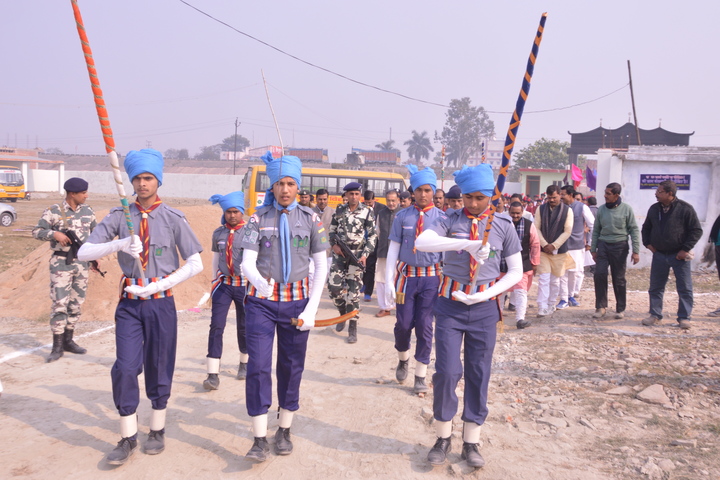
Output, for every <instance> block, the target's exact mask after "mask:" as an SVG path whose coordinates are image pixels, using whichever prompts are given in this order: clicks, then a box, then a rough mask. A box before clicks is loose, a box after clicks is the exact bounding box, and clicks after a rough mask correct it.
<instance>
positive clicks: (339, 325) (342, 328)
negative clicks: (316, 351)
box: [335, 321, 347, 332]
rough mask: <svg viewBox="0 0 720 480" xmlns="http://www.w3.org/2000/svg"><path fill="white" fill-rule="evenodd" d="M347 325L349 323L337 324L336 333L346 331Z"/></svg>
mask: <svg viewBox="0 0 720 480" xmlns="http://www.w3.org/2000/svg"><path fill="white" fill-rule="evenodd" d="M346 323H347V321H344V322H340V323H337V324H335V331H336V332H342V331H343V330H345V324H346Z"/></svg>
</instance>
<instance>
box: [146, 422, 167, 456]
mask: <svg viewBox="0 0 720 480" xmlns="http://www.w3.org/2000/svg"><path fill="white" fill-rule="evenodd" d="M163 450H165V429H164V428H163V429H162V430H150V435H148V439H147V442H145V453H147V454H148V455H157V454H158V453H162V452H163Z"/></svg>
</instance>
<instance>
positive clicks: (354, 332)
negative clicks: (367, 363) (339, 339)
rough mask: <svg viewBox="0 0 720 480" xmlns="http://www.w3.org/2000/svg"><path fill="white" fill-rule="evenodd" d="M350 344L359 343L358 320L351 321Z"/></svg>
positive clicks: (349, 329) (349, 328)
mask: <svg viewBox="0 0 720 480" xmlns="http://www.w3.org/2000/svg"><path fill="white" fill-rule="evenodd" d="M347 342H348V343H357V320H350V326H349V327H348V339H347Z"/></svg>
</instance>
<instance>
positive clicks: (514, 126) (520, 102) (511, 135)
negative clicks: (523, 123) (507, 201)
mask: <svg viewBox="0 0 720 480" xmlns="http://www.w3.org/2000/svg"><path fill="white" fill-rule="evenodd" d="M546 19H547V12H545V13H543V14H542V16H541V17H540V25H539V26H538V29H537V33H536V34H535V40H534V42H533V46H532V51H531V52H530V57H529V58H528V63H527V68H526V69H525V75H524V76H523V82H522V87H521V88H520V95H518V99H517V103H516V104H515V111H514V112H513V114H512V118H511V119H510V126H509V127H508V132H507V136H506V137H505V147H504V148H503V159H502V165H501V166H500V173H499V174H498V178H497V182H496V183H495V192H494V193H493V196H492V203H491V205H490V210H491V211H490V216H489V217H488V221H487V226H486V227H485V232H484V233H483V245H486V244H487V241H488V236H489V235H490V228H491V227H492V222H493V218H495V209H496V207H497V204H498V203H499V202H500V198H501V197H502V191H503V188H505V178H507V174H508V168H510V157H511V156H512V151H513V147H514V146H515V138H516V137H517V132H518V129H519V128H520V119H521V118H522V114H523V109H524V108H525V101H526V100H527V97H528V94H529V93H530V81H531V80H532V75H533V70H534V69H535V61H536V60H537V54H538V50H539V49H540V42H541V41H542V36H543V31H544V30H545V20H546Z"/></svg>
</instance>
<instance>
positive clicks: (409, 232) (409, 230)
mask: <svg viewBox="0 0 720 480" xmlns="http://www.w3.org/2000/svg"><path fill="white" fill-rule="evenodd" d="M442 215H443V211H442V210H440V209H439V208H436V207H433V208H431V209H430V210H429V211H427V212H425V213H424V216H425V219H424V220H423V230H429V229H430V227H431V226H432V225H433V224H434V223H435V222H436V221H437V220H438V219H439V218H440V217H441V216H442ZM418 218H420V212H419V211H418V209H417V208H415V207H408V208H404V209H402V210H400V211H399V212H398V213H397V215H395V220H394V221H393V224H392V229H391V230H390V240H392V241H393V242H397V243H399V244H400V253H399V255H398V259H399V260H400V261H401V262H405V263H407V264H408V265H412V266H414V267H429V266H431V265H435V264H436V263H438V262H439V261H440V258H441V255H442V254H441V253H440V252H421V251H419V250H418V251H417V253H413V248H415V229H416V227H417V221H418Z"/></svg>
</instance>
